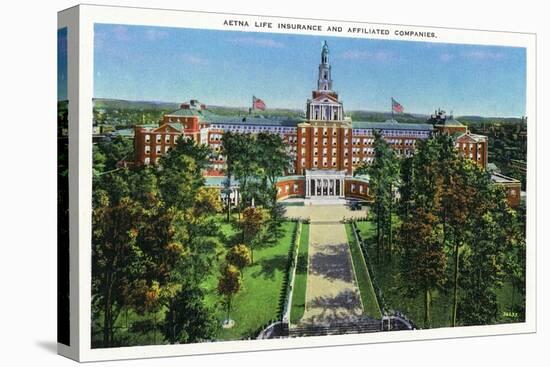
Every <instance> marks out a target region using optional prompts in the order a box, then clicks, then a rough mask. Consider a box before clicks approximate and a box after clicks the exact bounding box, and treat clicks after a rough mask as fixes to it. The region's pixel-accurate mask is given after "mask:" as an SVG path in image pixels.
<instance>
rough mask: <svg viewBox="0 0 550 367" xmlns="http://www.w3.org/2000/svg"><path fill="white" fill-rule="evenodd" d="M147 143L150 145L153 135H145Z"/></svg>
mask: <svg viewBox="0 0 550 367" xmlns="http://www.w3.org/2000/svg"><path fill="white" fill-rule="evenodd" d="M145 142H146V143H150V142H151V135H149V134H145Z"/></svg>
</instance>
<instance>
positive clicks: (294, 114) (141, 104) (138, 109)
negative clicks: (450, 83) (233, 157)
mask: <svg viewBox="0 0 550 367" xmlns="http://www.w3.org/2000/svg"><path fill="white" fill-rule="evenodd" d="M93 102H94V110H95V111H96V112H97V111H99V110H106V111H118V112H123V111H125V112H126V113H129V114H133V115H135V116H132V118H130V120H132V121H129V118H128V117H127V118H120V117H119V118H118V122H117V121H116V120H115V121H111V123H114V124H116V125H118V124H120V125H125V124H126V125H133V124H134V123H143V122H152V123H154V122H156V121H158V120H159V119H160V118H161V116H162V115H163V114H164V113H167V112H171V111H175V110H177V109H179V106H180V103H176V102H163V101H127V100H121V99H109V98H94V100H93ZM207 108H208V110H209V111H210V112H212V113H215V114H218V115H222V116H231V117H234V116H245V115H248V107H227V106H216V105H207ZM142 112H146V113H148V114H145V117H144V116H142V115H137V114H138V113H142ZM347 114H348V115H349V116H350V117H351V118H352V120H353V121H370V122H381V121H386V120H389V119H391V118H392V114H391V113H390V112H380V111H367V110H356V111H347ZM253 115H254V116H263V117H265V118H283V119H301V118H303V117H304V112H303V111H302V110H296V109H284V108H268V109H266V110H265V111H254V112H253ZM429 117H430V115H427V114H418V113H403V114H399V113H396V114H394V115H393V118H394V119H395V120H397V121H398V122H401V123H424V122H426V120H427V119H428V118H429ZM96 120H100V118H96ZM457 120H458V121H460V122H462V123H464V124H465V125H471V126H474V125H479V124H494V123H497V124H517V123H521V122H522V119H521V118H516V117H482V116H475V115H472V116H458V117H457ZM133 121H135V122H133Z"/></svg>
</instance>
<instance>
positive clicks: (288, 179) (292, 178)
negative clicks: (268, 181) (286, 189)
mask: <svg viewBox="0 0 550 367" xmlns="http://www.w3.org/2000/svg"><path fill="white" fill-rule="evenodd" d="M305 179H306V177H305V176H299V175H294V176H280V177H277V179H276V180H275V181H276V182H283V181H290V180H305Z"/></svg>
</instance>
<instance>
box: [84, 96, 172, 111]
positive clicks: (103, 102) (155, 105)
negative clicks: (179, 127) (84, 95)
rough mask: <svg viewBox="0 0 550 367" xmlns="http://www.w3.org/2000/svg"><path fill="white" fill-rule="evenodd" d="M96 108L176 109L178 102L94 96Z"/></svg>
mask: <svg viewBox="0 0 550 367" xmlns="http://www.w3.org/2000/svg"><path fill="white" fill-rule="evenodd" d="M93 102H94V108H96V109H117V110H139V111H144V110H176V109H178V108H179V105H180V104H179V103H172V102H155V101H126V100H123V99H108V98H94V99H93Z"/></svg>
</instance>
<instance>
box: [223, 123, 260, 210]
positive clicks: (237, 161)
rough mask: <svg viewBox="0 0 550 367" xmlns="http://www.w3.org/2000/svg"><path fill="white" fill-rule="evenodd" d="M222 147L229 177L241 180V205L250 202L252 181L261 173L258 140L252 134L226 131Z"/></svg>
mask: <svg viewBox="0 0 550 367" xmlns="http://www.w3.org/2000/svg"><path fill="white" fill-rule="evenodd" d="M222 147H223V154H224V155H225V157H226V165H227V171H226V174H227V176H228V178H230V177H235V178H236V179H237V180H238V181H239V190H240V193H241V197H242V200H241V201H240V202H239V207H242V205H243V203H249V202H250V200H251V199H252V193H251V192H250V183H251V181H252V180H254V179H257V178H258V177H259V174H260V167H259V166H258V154H257V153H258V152H257V146H256V142H255V139H254V138H253V136H252V135H251V134H233V133H226V134H224V135H223V137H222ZM239 215H240V211H239Z"/></svg>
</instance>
